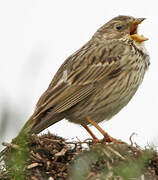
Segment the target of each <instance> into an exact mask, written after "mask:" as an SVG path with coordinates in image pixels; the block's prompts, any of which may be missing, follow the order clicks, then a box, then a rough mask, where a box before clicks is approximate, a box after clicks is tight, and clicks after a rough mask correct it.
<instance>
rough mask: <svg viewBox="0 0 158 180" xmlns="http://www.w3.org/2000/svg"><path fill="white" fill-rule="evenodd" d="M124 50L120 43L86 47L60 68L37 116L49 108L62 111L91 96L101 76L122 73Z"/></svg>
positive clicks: (39, 105)
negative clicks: (121, 64)
mask: <svg viewBox="0 0 158 180" xmlns="http://www.w3.org/2000/svg"><path fill="white" fill-rule="evenodd" d="M118 46H119V47H118ZM123 52H124V47H122V46H121V45H118V43H113V44H112V45H111V44H106V45H105V44H93V45H89V46H88V45H85V46H83V47H82V48H81V49H80V50H79V51H77V52H76V53H74V54H73V55H72V56H70V57H69V58H68V59H67V60H66V61H65V62H64V64H63V65H62V66H61V67H60V68H59V70H58V72H57V73H56V75H55V77H54V79H53V80H52V82H51V83H50V85H49V87H48V89H47V90H46V91H45V93H44V94H43V95H42V96H41V98H40V99H39V101H38V103H37V107H36V110H35V113H34V116H35V117H37V116H39V115H40V114H41V113H43V112H47V111H50V110H52V111H51V113H53V114H55V113H60V112H63V111H65V110H67V109H69V108H70V107H72V106H73V105H75V104H77V103H78V102H80V101H82V100H83V99H85V98H86V97H87V96H89V95H91V94H92V93H93V92H94V91H95V89H96V87H97V83H98V82H99V81H100V80H101V79H103V78H108V77H109V75H111V76H112V75H114V74H116V73H118V72H119V70H120V61H119V59H120V56H121V54H122V53H123Z"/></svg>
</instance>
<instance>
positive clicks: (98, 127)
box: [87, 117, 124, 144]
mask: <svg viewBox="0 0 158 180" xmlns="http://www.w3.org/2000/svg"><path fill="white" fill-rule="evenodd" d="M87 120H88V122H89V123H90V124H92V125H93V126H94V127H95V128H97V129H98V131H99V132H100V133H101V134H102V135H103V136H104V139H103V140H105V141H106V142H109V143H110V142H116V143H121V144H124V142H122V141H120V140H117V139H114V138H112V137H111V136H109V135H108V133H106V132H105V131H104V130H103V129H102V128H101V127H100V126H99V125H98V124H97V123H96V122H95V121H94V120H93V119H91V118H89V117H87ZM91 133H92V132H91Z"/></svg>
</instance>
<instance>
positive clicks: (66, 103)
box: [28, 16, 149, 133]
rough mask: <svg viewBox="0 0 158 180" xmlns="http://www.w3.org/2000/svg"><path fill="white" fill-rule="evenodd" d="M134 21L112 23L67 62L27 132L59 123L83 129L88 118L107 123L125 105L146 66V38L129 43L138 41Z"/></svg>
mask: <svg viewBox="0 0 158 180" xmlns="http://www.w3.org/2000/svg"><path fill="white" fill-rule="evenodd" d="M136 20H138V19H135V18H133V17H129V16H118V17H116V18H114V19H112V20H111V21H109V22H108V23H106V24H105V25H104V26H102V27H101V28H100V29H99V30H98V31H97V32H96V33H95V34H94V36H93V37H92V39H91V40H90V41H89V42H87V43H86V44H85V45H84V46H83V47H82V48H81V49H79V50H78V51H77V52H75V53H74V54H72V55H71V56H70V57H69V58H67V59H66V61H65V62H64V63H63V64H62V66H61V67H60V68H59V70H58V71H57V73H56V75H55V76H54V78H53V80H52V82H51V83H50V85H49V87H48V89H47V90H46V91H45V92H44V94H43V95H42V96H41V98H40V99H39V101H38V103H37V106H36V109H35V112H34V114H33V115H32V116H31V118H30V119H29V121H28V122H32V127H31V133H39V132H41V131H42V130H44V129H45V128H47V127H49V126H50V125H52V124H54V123H56V122H58V121H60V120H62V119H63V118H66V119H68V120H69V121H71V122H74V123H78V124H82V125H87V124H88V123H89V122H88V121H87V119H86V118H87V117H89V118H91V119H93V120H94V121H95V122H97V123H98V122H101V121H103V120H108V119H110V118H111V117H112V116H114V115H115V114H116V113H118V112H119V111H120V110H121V109H122V108H123V107H124V106H125V105H126V104H127V103H128V102H129V101H130V99H131V98H132V97H133V95H134V94H135V92H136V90H137V88H138V87H139V85H140V84H141V82H142V80H143V78H144V74H145V72H146V70H147V68H148V66H149V55H148V53H147V52H146V50H145V48H144V45H143V41H145V38H144V37H140V36H139V37H140V41H141V42H139V41H138V40H137V41H136V40H133V39H134V38H138V39H139V37H137V26H138V24H137V25H131V24H132V23H133V22H136ZM142 20H143V19H142ZM119 24H120V25H121V28H122V29H121V30H120V27H119ZM132 36H134V38H133V39H132V38H131V37H132ZM141 38H142V39H143V38H144V40H141Z"/></svg>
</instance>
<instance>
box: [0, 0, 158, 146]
mask: <svg viewBox="0 0 158 180" xmlns="http://www.w3.org/2000/svg"><path fill="white" fill-rule="evenodd" d="M117 15H132V16H135V17H146V18H147V20H146V21H144V22H143V23H142V25H141V26H140V34H144V35H145V36H146V37H148V38H149V41H148V42H146V47H147V49H148V51H149V52H150V55H151V66H150V69H149V71H148V72H147V74H146V76H145V79H144V82H143V84H142V85H141V87H140V88H139V90H138V92H137V93H136V95H135V97H134V98H133V99H132V101H131V102H130V103H129V105H128V106H127V107H126V108H124V109H123V110H122V111H121V112H120V113H119V114H118V115H116V116H115V117H114V118H113V119H112V120H111V121H108V122H103V123H101V126H102V127H103V128H104V129H105V130H107V131H108V133H109V134H111V135H112V136H114V137H115V138H118V139H122V140H124V141H127V142H129V136H130V135H131V134H132V133H133V132H135V133H137V134H138V135H137V136H135V137H134V138H133V139H134V141H136V142H137V143H138V144H140V145H141V146H144V145H146V144H147V143H150V144H155V145H157V144H158V141H157V136H158V131H157V129H158V128H157V107H158V93H157V92H158V81H157V77H158V70H157V67H158V60H157V56H158V54H157V52H158V50H157V42H158V35H157V27H158V20H157V17H158V11H157V2H156V1H154V0H150V1H143V0H140V1H137V0H133V1H130V2H129V1H125V0H119V1H115V0H111V1H105V0H99V1H98V0H93V1H92V0H75V1H74V0H66V1H62V0H54V1H52V0H14V1H12V0H6V1H0V143H1V142H2V141H7V142H10V141H11V139H12V138H14V137H15V136H16V135H17V133H18V132H19V130H20V129H21V128H22V126H23V125H24V123H25V122H26V121H27V119H28V118H29V116H30V115H31V113H32V112H33V110H34V107H35V104H36V102H37V100H38V98H39V97H40V95H41V94H42V93H43V92H44V90H46V88H47V86H48V84H49V83H50V81H51V79H52V77H53V75H54V74H55V72H56V71H57V69H58V68H59V66H60V65H61V63H62V62H63V61H64V60H65V59H66V58H67V57H68V56H69V55H71V54H72V53H73V52H74V51H76V50H77V49H78V48H80V47H81V46H82V45H83V44H84V43H86V42H87V41H88V40H89V39H90V38H91V36H92V35H93V33H94V32H95V31H96V30H97V28H99V27H100V26H102V25H103V24H104V23H105V22H107V21H108V20H110V19H111V18H113V17H115V16H117ZM92 129H93V130H94V131H95V129H94V128H93V127H92ZM49 131H51V132H52V133H55V134H58V135H60V136H63V137H65V138H69V139H71V138H75V137H78V138H79V139H81V140H83V139H85V138H88V137H89V135H88V134H87V132H86V131H85V130H84V129H82V128H81V127H80V126H78V125H75V124H71V123H68V122H66V121H61V122H59V123H57V124H55V125H54V126H52V127H50V128H49ZM45 132H47V130H46V131H45ZM95 133H96V134H97V136H98V137H100V138H101V135H100V134H99V133H98V132H97V131H95Z"/></svg>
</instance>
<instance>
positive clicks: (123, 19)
mask: <svg viewBox="0 0 158 180" xmlns="http://www.w3.org/2000/svg"><path fill="white" fill-rule="evenodd" d="M144 19H145V18H133V17H131V16H117V17H115V18H113V19H112V20H110V21H109V22H107V23H106V24H104V25H103V26H102V27H101V28H100V29H98V31H97V32H96V34H95V35H94V36H98V37H101V38H103V39H121V38H124V37H126V38H127V37H128V38H130V39H133V40H134V41H136V42H139V43H141V42H144V41H146V40H148V39H147V38H146V37H144V36H142V35H138V34H137V33H138V25H139V24H140V23H141V22H142V21H144Z"/></svg>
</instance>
